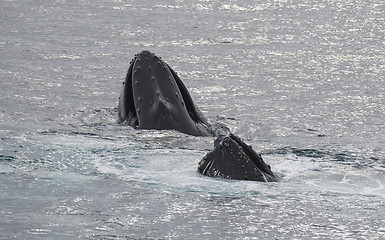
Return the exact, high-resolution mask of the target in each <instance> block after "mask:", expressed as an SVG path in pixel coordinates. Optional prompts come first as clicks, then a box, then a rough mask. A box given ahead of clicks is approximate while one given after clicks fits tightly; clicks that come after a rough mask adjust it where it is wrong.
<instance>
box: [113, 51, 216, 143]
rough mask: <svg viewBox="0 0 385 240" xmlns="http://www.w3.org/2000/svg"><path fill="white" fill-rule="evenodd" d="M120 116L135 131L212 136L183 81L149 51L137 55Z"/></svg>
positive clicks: (124, 91)
mask: <svg viewBox="0 0 385 240" xmlns="http://www.w3.org/2000/svg"><path fill="white" fill-rule="evenodd" d="M118 114H119V120H120V121H127V122H128V123H129V124H130V125H131V126H133V127H135V128H140V129H158V130H161V129H174V130H178V131H180V132H183V133H186V134H190V135H196V136H211V135H212V133H211V130H210V128H209V124H208V122H207V120H206V119H205V117H204V116H203V114H202V113H201V112H200V111H199V109H198V108H197V106H196V105H195V104H194V102H193V100H192V98H191V96H190V94H189V92H188V90H187V88H186V87H185V85H184V84H183V82H182V81H181V80H180V78H179V77H178V76H177V74H176V73H175V72H174V71H173V70H172V69H171V67H170V66H169V65H167V64H166V63H165V62H164V61H162V59H160V58H159V57H157V56H156V55H155V54H153V53H151V52H149V51H142V52H141V53H139V54H137V55H135V58H134V59H133V60H132V61H131V63H130V67H129V69H128V72H127V75H126V79H125V81H124V83H123V88H122V91H121V95H120V98H119V106H118Z"/></svg>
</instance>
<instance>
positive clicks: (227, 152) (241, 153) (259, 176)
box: [198, 134, 278, 182]
mask: <svg viewBox="0 0 385 240" xmlns="http://www.w3.org/2000/svg"><path fill="white" fill-rule="evenodd" d="M198 172H200V173H202V174H203V175H206V176H210V177H219V178H225V179H236V180H251V181H260V182H277V181H278V179H277V177H276V176H275V175H274V173H273V172H272V171H271V169H270V166H269V165H267V164H266V163H265V162H264V161H263V159H262V157H261V156H260V155H259V154H257V153H256V152H255V151H254V150H253V149H252V148H251V147H250V146H248V145H246V144H245V143H244V142H243V141H242V140H241V139H239V138H238V137H236V136H234V135H233V134H230V135H229V136H226V137H224V138H222V139H218V140H217V141H216V142H215V148H214V150H213V151H212V152H210V153H208V154H207V155H206V156H205V157H204V158H203V159H202V160H201V161H200V163H199V167H198Z"/></svg>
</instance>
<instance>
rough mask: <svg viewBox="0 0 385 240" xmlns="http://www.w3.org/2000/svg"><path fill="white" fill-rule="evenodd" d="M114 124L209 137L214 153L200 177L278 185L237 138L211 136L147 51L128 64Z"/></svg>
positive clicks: (184, 93)
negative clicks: (122, 123)
mask: <svg viewBox="0 0 385 240" xmlns="http://www.w3.org/2000/svg"><path fill="white" fill-rule="evenodd" d="M118 119H119V121H120V122H126V123H128V124H129V125H130V126H132V127H133V128H136V129H157V130H163V129H173V130H178V131H180V132H182V133H186V134H189V135H193V136H212V137H213V136H215V137H216V140H215V141H214V150H213V151H212V152H209V153H208V154H207V155H206V156H205V157H204V158H203V159H202V160H201V161H200V162H199V164H198V165H199V166H198V172H199V173H201V174H203V175H206V176H209V177H219V178H225V179H236V180H251V181H261V182H275V181H278V179H277V177H276V176H275V175H274V174H273V172H272V171H271V169H270V166H269V165H267V164H266V163H265V162H264V161H263V159H262V157H261V156H260V155H259V154H257V153H256V152H255V151H254V150H253V149H252V148H251V147H250V146H248V145H247V144H246V143H244V142H243V141H242V140H241V139H240V138H239V137H237V136H235V135H233V134H232V133H230V132H226V133H224V132H223V131H222V132H220V131H214V130H213V129H212V127H211V125H210V124H209V123H208V121H207V120H206V118H205V117H204V115H203V114H202V112H201V111H200V110H199V109H198V107H197V106H196V105H195V104H194V102H193V100H192V98H191V96H190V93H189V92H188V90H187V88H186V86H185V85H184V84H183V82H182V80H181V79H180V78H179V77H178V75H177V74H176V72H175V71H174V70H173V69H172V68H171V67H170V66H169V65H168V64H167V63H165V62H164V61H163V60H162V59H161V58H159V57H158V56H156V55H155V54H154V53H151V52H149V51H147V50H145V51H142V52H140V53H139V54H137V55H135V57H134V59H133V60H132V61H131V62H130V66H129V68H128V71H127V75H126V79H125V81H124V82H123V87H122V90H121V93H120V97H119V104H118Z"/></svg>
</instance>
